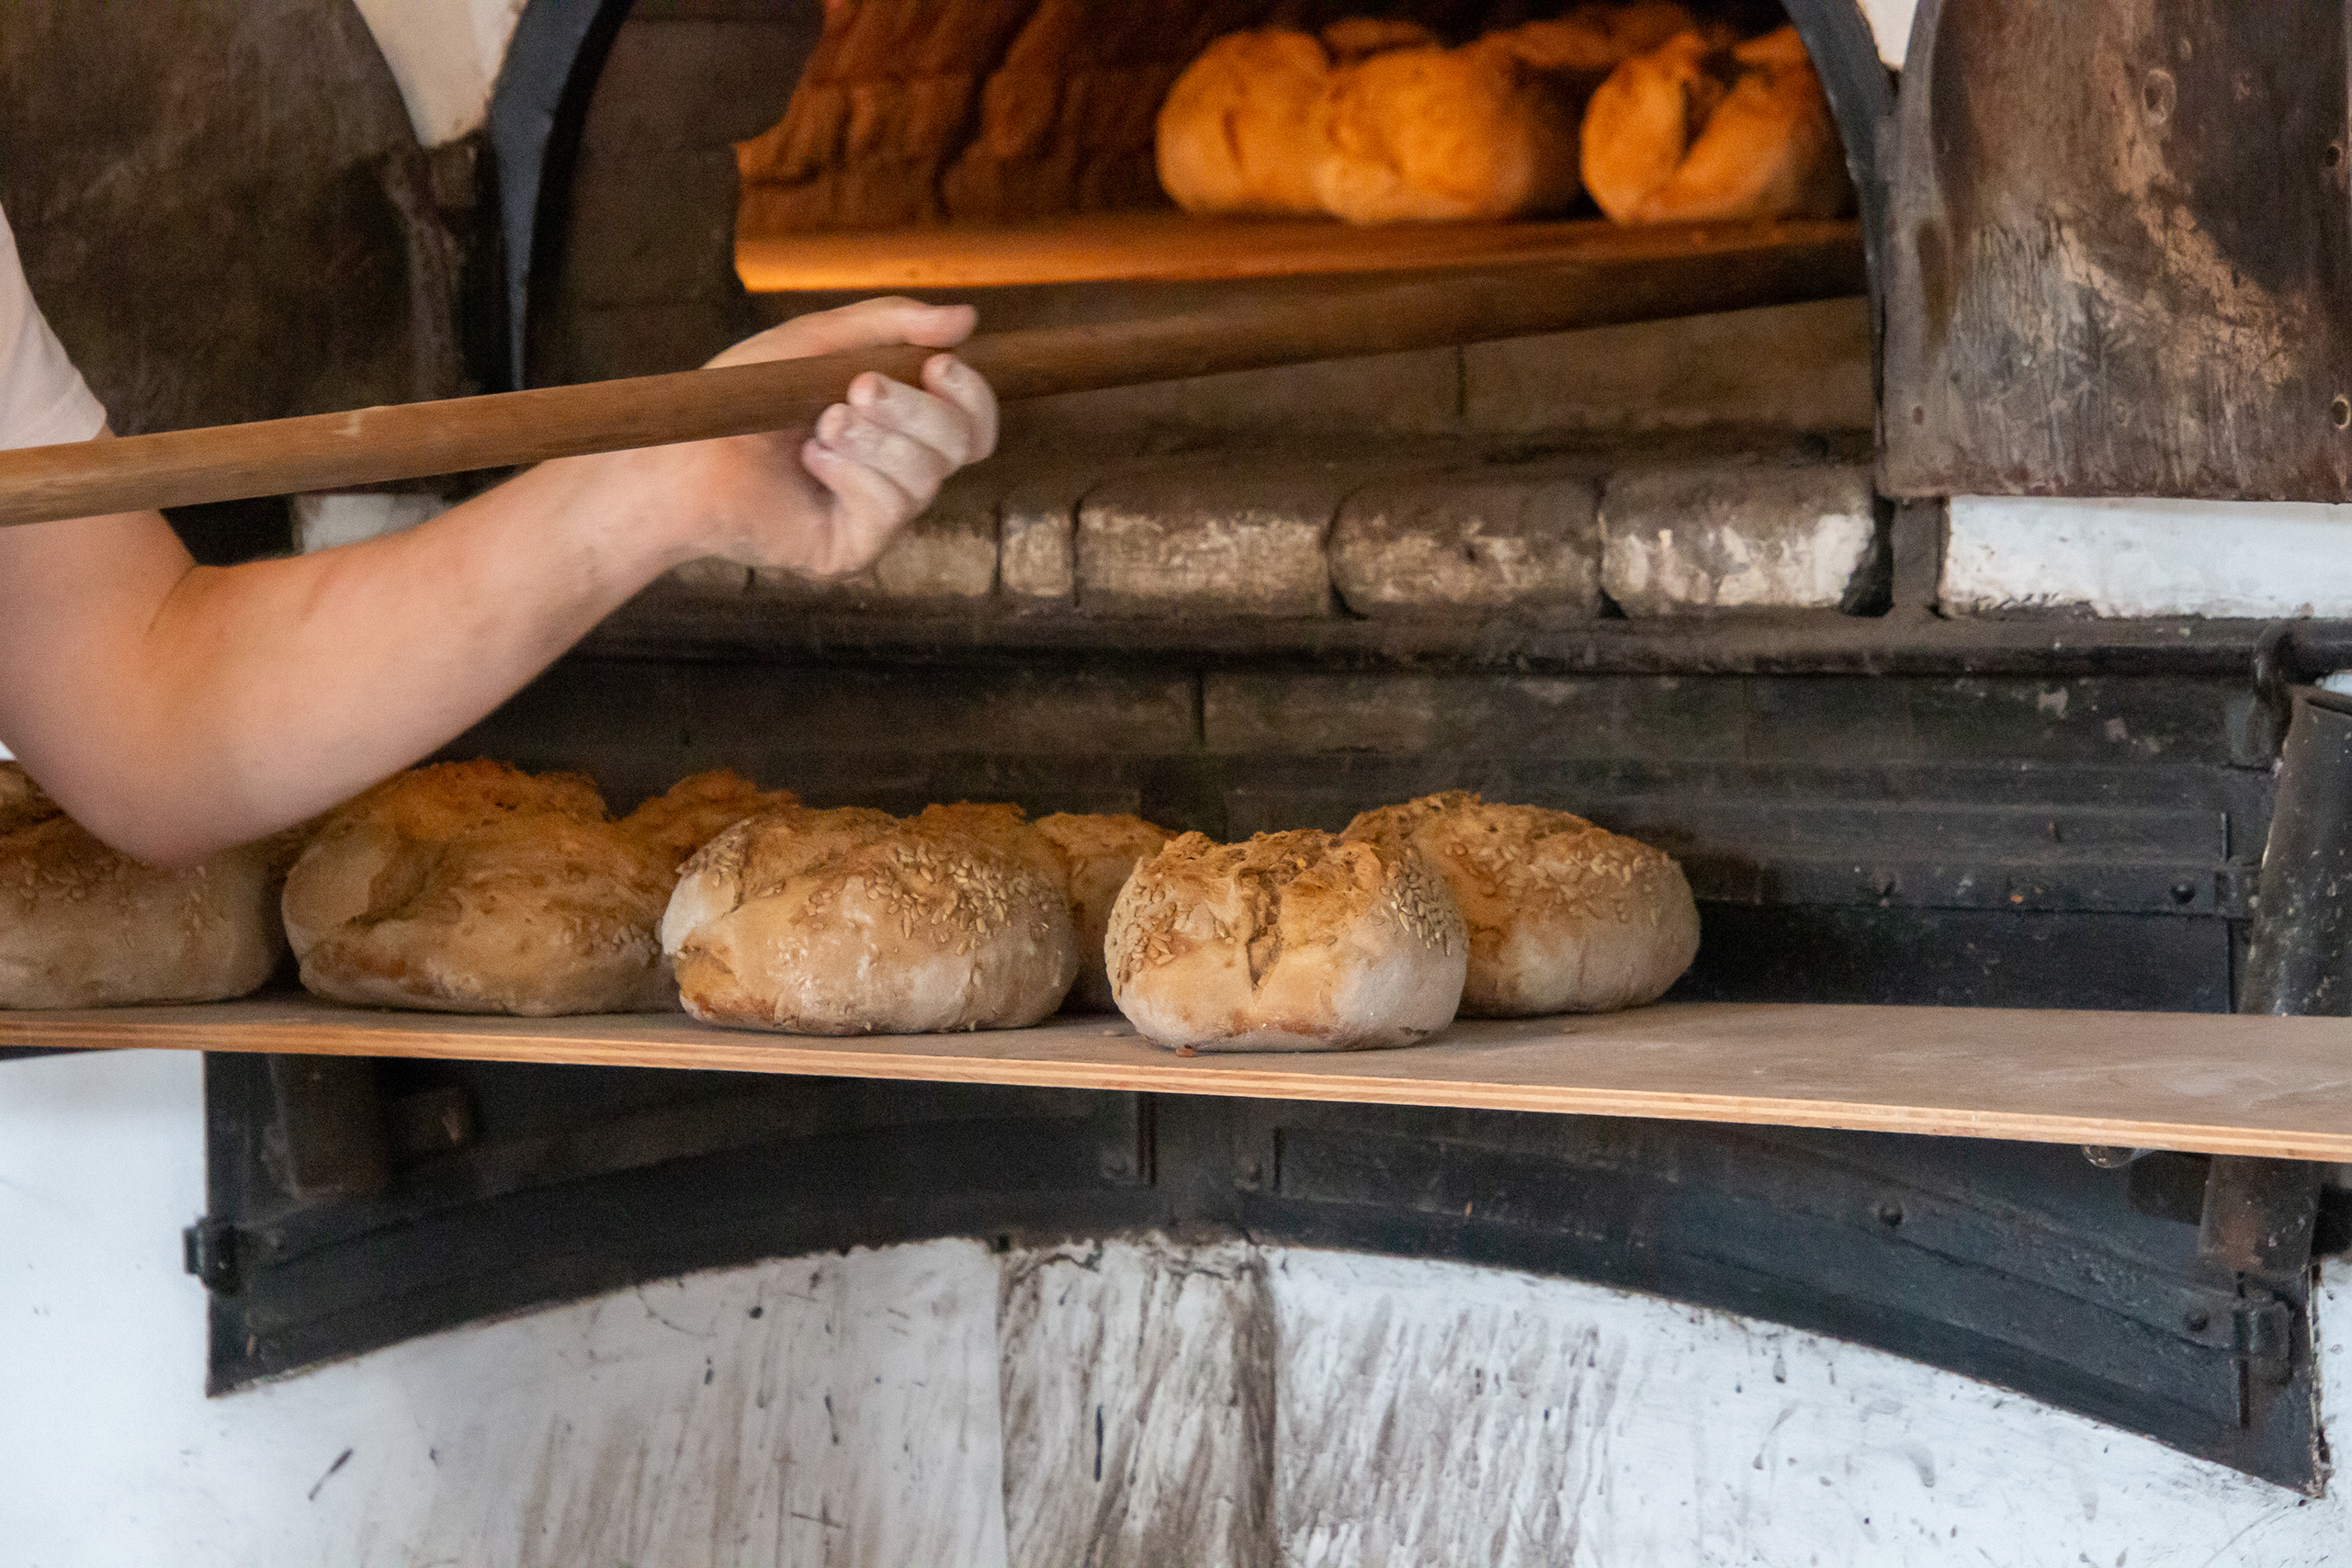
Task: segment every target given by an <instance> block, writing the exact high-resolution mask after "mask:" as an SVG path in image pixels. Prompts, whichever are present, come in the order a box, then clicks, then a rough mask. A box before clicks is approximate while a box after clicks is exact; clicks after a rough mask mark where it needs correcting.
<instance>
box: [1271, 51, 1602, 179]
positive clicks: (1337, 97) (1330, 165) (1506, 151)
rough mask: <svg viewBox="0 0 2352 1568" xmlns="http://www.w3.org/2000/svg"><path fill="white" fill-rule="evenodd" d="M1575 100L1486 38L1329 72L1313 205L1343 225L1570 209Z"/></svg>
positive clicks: (1550, 78)
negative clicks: (1321, 147)
mask: <svg viewBox="0 0 2352 1568" xmlns="http://www.w3.org/2000/svg"><path fill="white" fill-rule="evenodd" d="M1582 107H1583V99H1582V97H1581V96H1579V95H1578V94H1577V92H1576V91H1575V90H1573V88H1571V87H1570V86H1568V85H1566V84H1565V83H1564V82H1563V81H1562V80H1561V79H1560V78H1557V77H1555V76H1554V75H1552V74H1550V73H1544V72H1542V71H1538V70H1536V69H1534V68H1532V66H1530V65H1529V64H1528V63H1527V62H1526V61H1525V60H1524V59H1523V58H1521V55H1520V54H1519V53H1518V52H1517V51H1514V50H1513V49H1511V48H1510V47H1509V46H1508V45H1507V44H1506V43H1505V42H1504V41H1503V40H1501V39H1498V38H1489V39H1481V40H1479V41H1478V42H1476V43H1474V44H1469V45H1465V46H1464V47H1463V48H1460V49H1434V48H1432V49H1399V50H1392V51H1387V52H1385V53H1382V54H1375V55H1374V56H1372V57H1371V58H1370V59H1368V60H1364V61H1362V62H1358V63H1356V64H1354V65H1351V66H1348V67H1346V68H1344V69H1342V70H1340V71H1337V72H1335V73H1332V76H1331V85H1330V89H1329V92H1328V93H1326V94H1325V96H1324V102H1323V111H1322V114H1323V149H1322V152H1321V155H1320V156H1318V157H1317V159H1316V160H1315V164H1314V188H1315V198H1316V200H1317V203H1318V204H1319V205H1320V206H1321V207H1322V209H1323V210H1324V211H1326V212H1329V213H1330V214H1331V215H1332V216H1333V217H1335V218H1343V219H1346V220H1348V221H1349V222H1351V223H1394V222H1399V221H1414V220H1420V221H1428V220H1440V221H1446V220H1458V219H1497V218H1520V217H1527V216H1532V215H1533V214H1537V213H1543V212H1551V211H1555V210H1557V209H1560V208H1563V207H1566V205H1567V204H1568V203H1570V202H1572V201H1574V200H1575V199H1576V198H1577V192H1578V191H1579V190H1580V189H1581V188H1582V186H1580V184H1579V183H1578V174H1577V114H1578V112H1579V111H1580V109H1581V108H1582Z"/></svg>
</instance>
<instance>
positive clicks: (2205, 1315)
mask: <svg viewBox="0 0 2352 1568" xmlns="http://www.w3.org/2000/svg"><path fill="white" fill-rule="evenodd" d="M2181 1322H2183V1323H2185V1324H2187V1325H2188V1332H2190V1333H2191V1334H2202V1333H2204V1332H2205V1331H2206V1330H2207V1329H2208V1328H2211V1326H2212V1325H2213V1316H2212V1314H2211V1313H2209V1312H2207V1311H2206V1310H2205V1309H2204V1308H2203V1307H2191V1308H2189V1309H2188V1316H2186V1317H2184V1318H2182V1319H2181Z"/></svg>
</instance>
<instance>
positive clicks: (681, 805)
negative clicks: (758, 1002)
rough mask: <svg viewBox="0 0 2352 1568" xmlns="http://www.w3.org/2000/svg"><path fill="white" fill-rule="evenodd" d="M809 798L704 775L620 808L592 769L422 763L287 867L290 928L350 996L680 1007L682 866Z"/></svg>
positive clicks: (445, 1006) (358, 806)
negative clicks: (676, 898) (757, 817)
mask: <svg viewBox="0 0 2352 1568" xmlns="http://www.w3.org/2000/svg"><path fill="white" fill-rule="evenodd" d="M791 799H792V796H791V795H788V794H783V793H777V794H773V795H763V794H762V793H760V791H759V790H758V789H757V788H755V787H754V786H753V785H752V784H750V783H749V782H748V781H746V780H744V779H742V778H740V777H738V776H737V775H735V774H733V773H704V774H699V775H697V776H695V777H694V778H691V779H688V780H686V781H685V782H684V783H683V784H679V785H678V786H677V787H676V788H674V789H673V790H672V791H671V792H670V793H669V794H668V795H662V796H659V797H657V798H655V799H653V800H650V801H648V802H647V803H646V804H645V805H644V806H642V807H639V808H638V810H637V811H636V812H635V813H633V814H631V815H630V816H629V817H628V818H627V819H625V820H623V821H619V822H616V821H613V820H612V819H611V818H610V817H609V816H608V815H607V814H606V812H605V803H604V800H603V798H602V797H601V796H600V795H598V794H597V793H596V788H595V786H594V784H590V783H589V782H588V781H587V780H586V779H583V778H579V777H575V776H573V775H570V774H560V773H558V774H547V775H542V776H539V777H536V778H535V777H532V776H531V775H529V774H527V773H520V772H518V771H516V770H515V769H513V768H510V767H507V766H505V765H503V763H498V762H488V761H477V762H447V763H441V764H438V765H436V766H433V767H427V768H419V769H416V770H414V771H413V772H411V773H401V774H400V775H398V776H396V777H394V778H392V779H390V780H388V781H386V782H385V783H383V784H379V785H378V786H377V787H376V788H374V789H372V790H370V791H368V793H367V794H366V795H361V796H359V797H358V798H357V799H356V800H354V801H352V802H351V803H350V804H348V805H346V806H345V807H341V808H339V809H338V810H336V811H335V812H334V814H333V815H332V816H331V817H329V818H328V819H327V821H326V824H325V825H324V827H323V828H322V829H321V830H320V832H319V834H318V836H317V838H316V839H315V840H313V842H312V843H311V847H310V848H309V849H308V850H307V851H306V852H304V853H303V855H302V858H301V859H300V861H299V862H297V863H296V864H295V867H294V871H293V874H291V875H290V876H288V879H287V884H286V894H285V901H284V911H285V921H286V931H287V935H288V938H290V939H291V941H292V942H293V944H294V952H295V955H296V956H297V957H299V958H300V960H301V964H302V983H303V985H305V986H307V987H310V988H311V990H312V991H315V992H316V993H318V994H319V995H321V996H323V997H328V998H333V999H334V1000H336V1001H343V1002H352V1003H356V1004H358V1005H361V1006H368V1007H394V1008H414V1009H421V1010H428V1011H435V1012H472V1013H514V1014H517V1015H520V1016H524V1017H531V1018H544V1017H551V1016H555V1015H559V1014H565V1013H586V1012H639V1011H646V1010H662V1009H666V1008H670V1007H673V1006H675V1005H676V998H675V991H674V989H673V986H672V983H671V978H670V974H669V968H668V965H667V964H666V963H664V962H663V960H662V952H661V945H660V942H659V941H658V939H657V936H656V927H657V925H658V924H659V922H660V920H661V919H662V909H663V908H664V906H665V905H666V904H667V903H668V901H669V897H670V890H671V888H672V887H673V886H675V884H676V882H677V874H678V866H679V863H681V862H682V861H683V860H684V858H685V857H686V856H687V854H689V853H690V852H693V851H694V850H695V849H696V848H698V847H699V846H700V845H701V844H702V843H703V842H704V841H705V840H708V839H710V838H712V837H713V836H715V835H716V834H718V832H719V831H720V830H721V829H724V828H725V827H727V826H728V825H729V823H731V822H734V821H737V820H740V819H741V818H744V817H746V816H749V815H751V814H752V813H754V812H756V811H759V810H761V809H763V808H765V807H775V806H780V805H785V804H788V803H789V802H790V801H791Z"/></svg>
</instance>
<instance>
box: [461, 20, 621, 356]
mask: <svg viewBox="0 0 2352 1568" xmlns="http://www.w3.org/2000/svg"><path fill="white" fill-rule="evenodd" d="M635 4H636V0H588V3H586V4H582V0H530V3H529V4H528V5H527V6H525V7H524V10H523V15H522V17H520V18H519V19H518V20H517V21H516V22H515V36H514V38H513V39H512V40H510V41H509V42H508V44H507V46H506V59H505V62H504V63H503V65H501V66H500V68H499V73H498V81H497V84H496V85H495V86H494V87H493V88H492V93H491V100H490V144H491V150H492V159H493V160H494V164H495V167H496V169H497V178H498V226H499V233H500V237H501V238H502V239H503V241H504V243H505V255H506V320H507V333H508V336H507V353H508V371H509V373H510V375H511V376H512V378H513V382H512V384H513V385H515V386H517V387H520V386H523V385H524V384H525V376H524V370H525V367H524V345H525V344H526V343H528V342H529V341H530V340H529V335H528V329H529V325H530V302H531V279H532V277H533V276H536V275H537V269H538V266H539V265H540V263H541V261H542V259H543V258H542V257H541V255H540V252H539V243H540V241H541V240H542V238H544V237H546V236H549V235H553V234H557V233H560V232H561V231H562V225H561V224H560V223H557V222H552V221H542V219H543V218H547V217H548V216H550V215H552V214H554V213H557V212H560V211H561V210H562V209H563V206H564V204H565V202H566V201H567V200H568V199H569V195H570V191H569V187H570V183H571V163H572V159H573V157H574V156H575V154H576V153H577V152H578V151H579V141H580V124H581V120H582V117H583V116H584V115H585V113H586V111H587V105H588V94H589V92H590V90H591V89H593V88H594V85H595V83H596V75H597V73H598V72H600V71H601V70H602V69H603V68H604V62H605V53H606V52H607V51H609V50H610V49H611V48H612V42H613V38H614V35H615V34H616V33H618V32H619V31H620V26H621V23H623V22H624V21H626V20H628V13H629V9H630V7H631V6H634V5H635Z"/></svg>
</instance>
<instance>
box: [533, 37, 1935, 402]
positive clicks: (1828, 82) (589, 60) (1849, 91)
mask: <svg viewBox="0 0 2352 1568" xmlns="http://www.w3.org/2000/svg"><path fill="white" fill-rule="evenodd" d="M1781 4H1782V5H1783V6H1784V7H1785V9H1786V11H1787V13H1788V16H1789V19H1790V20H1791V21H1792V23H1793V24H1794V25H1795V27H1796V29H1797V32H1798V35H1799V36H1800V37H1801V38H1803V39H1804V44H1805V48H1806V50H1807V51H1809V52H1810V53H1811V54H1812V56H1813V59H1814V62H1815V68H1816V69H1817V70H1818V71H1819V72H1820V73H1821V80H1822V86H1823V88H1824V90H1825V91H1826V93H1827V95H1828V97H1829V105H1830V109H1831V112H1832V113H1833V114H1835V115H1836V117H1837V119H1838V136H1839V140H1840V141H1842V142H1843V143H1844V145H1845V151H1846V168H1847V172H1848V173H1849V175H1851V177H1852V179H1853V182H1854V188H1855V190H1856V192H1857V193H1859V196H1860V207H1861V216H1862V225H1863V243H1864V245H1865V247H1866V249H1867V252H1868V255H1869V265H1870V286H1871V301H1872V318H1873V322H1874V324H1875V323H1877V322H1878V321H1879V305H1878V301H1879V299H1880V298H1881V285H1880V276H1879V257H1880V253H1881V244H1880V241H1881V238H1882V236H1883V232H1884V228H1885V220H1886V208H1887V190H1886V186H1885V183H1884V181H1883V178H1882V177H1881V174H1880V170H1879V161H1878V146H1879V137H1880V126H1881V124H1882V123H1883V122H1884V121H1885V120H1887V119H1888V118H1891V117H1892V115H1893V114H1894V87H1893V81H1892V74H1891V73H1889V71H1888V70H1887V68H1886V67H1885V65H1884V64H1883V63H1882V62H1881V61H1880V58H1879V50H1878V41H1877V38H1876V36H1875V35H1874V34H1873V33H1872V32H1871V25H1870V21H1869V19H1868V18H1867V17H1864V16H1863V14H1862V11H1861V7H1860V5H1859V4H1858V0H1781ZM634 6H635V0H588V3H584V4H583V3H582V0H529V4H528V5H527V6H526V7H525V9H524V12H523V15H522V17H521V19H520V20H519V21H518V22H517V23H516V25H515V35H514V39H513V40H512V42H511V43H510V44H509V45H508V48H507V53H506V60H505V63H504V64H503V67H502V68H501V70H500V72H499V76H498V81H497V84H496V86H495V88H494V90H493V93H492V99H491V110H490V138H491V144H492V149H493V156H494V159H495V166H496V168H497V171H498V191H499V198H498V199H499V225H500V231H501V235H502V238H503V242H504V251H505V258H506V306H507V321H508V332H509V339H508V351H509V357H510V367H509V368H510V371H511V374H512V376H513V383H514V385H515V386H518V387H519V386H522V385H524V384H525V380H526V365H525V350H526V344H527V343H528V342H529V337H528V329H529V311H530V299H531V280H532V278H533V277H534V276H545V272H544V269H545V268H547V267H548V266H551V265H559V264H560V258H558V257H556V256H555V255H553V254H550V246H551V245H552V243H554V239H555V237H556V236H557V235H560V233H561V231H562V227H563V226H562V224H561V223H560V221H558V220H557V219H558V217H559V215H560V213H561V212H562V211H563V210H564V208H565V206H566V204H567V203H568V201H569V198H570V182H571V164H572V160H573V157H574V155H575V154H576V152H577V151H578V146H579V134H580V126H581V122H582V118H584V116H585V114H586V111H587V102H588V96H589V94H590V93H591V92H592V91H593V90H594V86H595V83H596V77H597V75H598V73H600V72H601V71H602V70H603V68H604V62H605V55H606V53H607V52H608V51H609V50H610V49H611V47H612V42H613V39H614V37H615V35H616V34H617V33H618V31H619V30H620V27H621V24H622V23H623V22H625V21H626V20H628V15H629V13H630V11H631V9H632V8H633V7H634ZM1877 335H1878V333H1877V332H1876V331H1875V330H1874V332H1873V336H1874V337H1875V336H1877Z"/></svg>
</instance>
